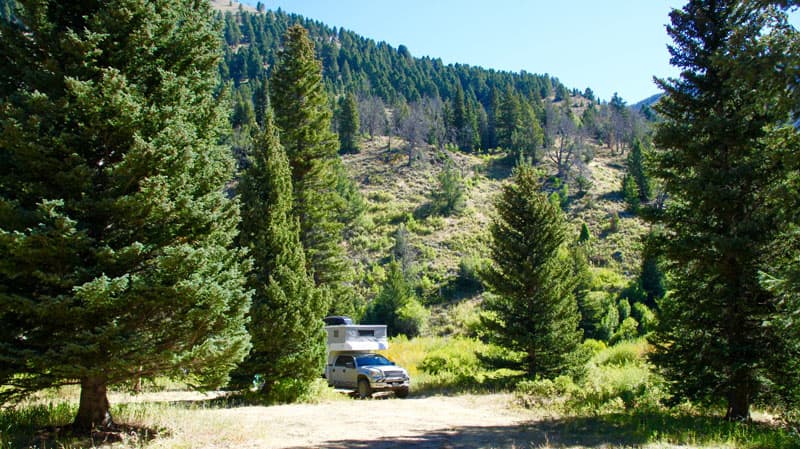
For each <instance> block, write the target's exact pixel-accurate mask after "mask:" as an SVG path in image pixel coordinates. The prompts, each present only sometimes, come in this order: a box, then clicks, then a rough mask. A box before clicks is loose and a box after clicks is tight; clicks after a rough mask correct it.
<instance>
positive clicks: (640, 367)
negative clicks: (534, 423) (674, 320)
mask: <svg viewBox="0 0 800 449" xmlns="http://www.w3.org/2000/svg"><path fill="white" fill-rule="evenodd" d="M600 346H603V343H602V342H598V341H593V340H587V341H586V342H584V347H585V348H587V349H589V348H598V347H600ZM648 350H649V346H648V345H647V343H646V341H644V340H637V341H631V342H625V343H622V344H619V345H617V346H613V347H610V348H605V349H601V350H600V351H599V352H597V353H596V354H595V356H594V357H593V358H592V360H591V361H590V362H589V363H588V364H587V370H588V371H589V373H588V375H587V376H586V377H585V378H583V379H582V380H580V381H575V380H574V379H573V378H570V377H566V376H562V377H559V378H556V379H554V380H541V379H537V380H525V381H522V382H519V383H518V384H517V388H516V390H515V397H516V399H517V402H519V403H520V404H521V405H523V406H526V407H534V408H545V409H547V410H548V411H555V412H559V413H569V414H576V415H598V414H602V413H619V412H630V411H631V410H644V411H647V410H652V409H653V408H656V407H658V406H659V403H660V401H661V400H663V399H664V397H665V388H664V382H663V379H662V378H661V377H660V376H659V375H657V374H655V373H653V372H652V371H651V370H650V367H649V365H648V364H647V363H646V361H645V358H646V352H647V351H648Z"/></svg>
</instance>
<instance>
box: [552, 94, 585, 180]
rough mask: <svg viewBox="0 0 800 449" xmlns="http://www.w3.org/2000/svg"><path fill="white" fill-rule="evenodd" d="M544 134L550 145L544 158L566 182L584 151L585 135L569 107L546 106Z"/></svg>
mask: <svg viewBox="0 0 800 449" xmlns="http://www.w3.org/2000/svg"><path fill="white" fill-rule="evenodd" d="M545 114H546V118H547V127H546V132H547V135H548V141H549V142H550V143H551V144H550V146H549V147H548V148H547V149H546V152H545V153H546V156H547V158H548V159H550V161H552V162H553V163H554V164H555V165H556V169H557V170H558V177H559V178H561V179H563V180H565V181H566V180H568V179H569V176H570V171H571V169H572V166H573V165H574V164H575V161H576V160H577V159H578V158H580V156H581V155H582V154H583V152H584V149H585V142H586V133H585V132H584V129H583V128H581V127H578V125H577V124H576V123H575V118H574V117H573V115H572V112H571V111H570V109H569V107H566V108H564V107H559V106H555V105H552V104H548V105H547V107H546V109H545Z"/></svg>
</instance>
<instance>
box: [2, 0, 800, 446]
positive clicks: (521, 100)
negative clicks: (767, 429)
mask: <svg viewBox="0 0 800 449" xmlns="http://www.w3.org/2000/svg"><path fill="white" fill-rule="evenodd" d="M795 6H797V2H794V1H788V2H787V1H762V0H745V1H707V0H691V1H689V2H688V3H687V5H686V6H684V7H683V8H682V9H676V10H673V12H672V13H671V15H670V21H671V24H670V26H668V28H667V31H668V33H669V35H670V36H671V37H672V38H673V41H674V44H673V45H672V46H671V47H670V52H671V55H672V61H671V62H672V63H673V64H674V65H676V66H677V67H679V68H680V69H681V70H682V72H681V75H680V77H679V78H676V79H662V80H657V83H658V85H659V87H660V88H661V89H662V90H663V92H664V94H663V96H661V97H659V98H655V99H648V100H647V101H645V102H643V103H641V104H639V105H637V107H629V106H628V105H627V104H626V101H625V100H624V99H622V98H621V97H620V96H618V95H616V94H615V95H614V96H613V97H612V98H611V99H610V100H609V101H603V100H601V99H598V98H596V97H595V96H594V94H593V93H592V91H591V89H590V88H586V89H584V90H582V91H580V90H577V89H570V88H568V87H566V86H564V85H563V84H562V83H560V82H559V81H558V79H557V78H555V77H553V76H550V75H536V74H529V73H524V72H523V73H510V72H499V71H494V70H491V69H484V68H480V67H470V66H465V65H459V64H454V65H444V64H442V62H441V61H440V60H438V59H433V58H428V57H425V58H416V57H413V56H412V55H411V53H410V51H409V49H408V48H406V47H404V46H399V47H398V48H396V49H395V48H392V47H391V46H389V45H387V44H386V43H383V42H378V43H376V42H375V41H373V40H370V39H365V38H363V37H361V36H359V35H357V34H356V33H354V32H351V31H347V30H344V29H336V28H331V27H329V26H327V25H325V24H322V23H319V22H316V21H313V20H309V19H306V18H303V17H301V16H297V15H292V14H286V13H284V12H282V11H280V10H278V11H270V10H266V9H265V8H263V5H259V7H258V8H257V11H256V12H252V11H247V10H245V9H244V8H239V9H238V11H236V10H233V11H230V10H226V11H225V12H221V11H214V10H213V9H212V8H211V7H210V4H209V3H208V2H197V1H191V0H173V1H166V0H162V1H157V2H154V1H145V0H109V1H107V2H81V3H76V4H72V3H70V4H66V3H64V2H57V1H19V2H15V1H12V0H2V1H0V33H2V34H0V38H2V39H0V63H2V66H3V67H4V68H3V70H2V71H1V72H0V163H1V165H0V256H1V257H0V260H1V261H2V263H0V362H2V364H0V402H2V403H3V404H11V405H18V404H25V402H24V401H25V400H28V398H31V397H32V396H33V397H35V395H36V394H37V392H39V391H41V390H46V389H50V388H59V387H64V386H69V385H78V386H80V393H79V398H77V400H74V399H75V398H73V402H76V404H75V405H76V407H75V408H74V410H72V412H73V413H72V414H73V416H74V419H73V422H72V425H71V430H72V431H74V432H75V433H78V434H91V433H92V432H93V431H95V430H96V429H98V428H101V429H115V426H116V423H115V422H114V419H115V418H114V417H112V407H111V405H110V403H109V400H108V393H109V390H110V389H113V388H119V389H122V390H133V391H136V392H138V391H139V390H140V389H141V386H142V381H147V382H152V383H153V384H155V383H157V382H159V381H162V380H163V379H170V380H171V381H175V382H181V385H182V386H184V387H185V388H194V389H201V390H208V389H214V388H220V387H224V388H227V389H228V390H230V394H231V397H235V398H237V399H236V400H240V401H242V403H258V404H263V403H269V404H273V403H285V402H295V401H300V400H308V399H309V398H312V400H313V397H314V394H315V391H316V390H315V388H316V386H317V385H318V383H319V382H320V380H319V379H318V378H319V373H320V371H321V368H322V366H323V363H324V354H325V331H324V329H323V325H322V318H323V317H324V316H325V315H327V314H347V315H350V316H352V317H354V318H355V319H356V320H358V321H361V322H363V323H385V324H387V325H388V329H389V333H390V335H391V336H392V337H394V338H395V339H394V340H393V345H395V343H397V344H396V345H395V347H400V348H409V346H410V345H413V344H415V342H420V343H419V344H420V345H422V344H423V343H424V342H426V341H433V342H434V345H436V346H438V347H436V348H428V349H426V351H428V352H426V354H425V355H424V356H422V357H420V359H419V360H417V361H416V362H414V363H415V365H414V369H418V372H419V373H420V376H419V377H420V378H423V379H426V380H427V382H428V384H427V385H426V384H425V382H424V381H423V382H420V384H421V385H423V386H426V387H428V388H433V387H432V386H435V387H437V388H442V389H443V391H448V389H449V388H460V390H457V391H473V389H475V388H483V389H485V390H493V389H510V390H513V391H514V392H515V394H517V395H518V397H519V398H520V401H521V403H523V404H526V405H527V404H535V405H536V406H537V407H541V406H542V404H544V408H548V407H550V408H552V409H553V410H558V412H560V413H588V414H594V415H596V414H598V413H611V414H614V413H621V412H625V413H656V412H659V413H661V412H663V413H665V414H670V413H672V412H673V411H675V410H678V409H676V408H672V407H675V406H678V407H685V406H686V404H687V403H690V404H691V407H692V413H700V414H704V413H705V414H715V415H720V416H724V418H725V419H727V420H729V421H733V422H739V421H749V420H750V419H751V410H752V409H753V408H756V407H760V408H768V409H769V410H770V411H771V412H772V413H774V414H775V415H776V416H780V417H781V419H783V420H784V422H785V423H788V424H793V425H796V423H797V421H798V419H797V416H798V411H797V410H798V404H800V390H799V389H798V382H796V380H797V378H798V373H800V362H799V361H800V333H798V326H797V322H796V316H797V313H798V309H799V307H800V306H798V293H797V292H798V270H797V261H798V254H800V250H798V241H799V240H798V228H799V226H798V223H799V222H800V220H798V210H800V205H798V201H799V200H800V195H798V191H800V189H799V188H798V179H800V176H798V172H799V171H800V168H799V167H798V157H797V155H798V148H800V147H799V145H800V143H799V142H800V137H798V136H800V134H799V133H798V129H797V125H796V123H797V118H798V117H797V115H798V112H797V107H796V105H797V103H798V92H800V89H798V79H800V76H799V75H798V71H800V68H798V65H797V60H798V59H800V36H798V32H797V30H796V29H795V28H794V27H792V26H791V25H789V23H788V19H787V15H786V11H787V10H788V9H790V8H792V7H795ZM426 339H427V340H426ZM465 348H466V349H465ZM408 352H409V353H410V352H413V351H412V350H411V349H409V350H408ZM415 375H416V374H415ZM425 376H427V377H425ZM417 388H419V387H417ZM554 397H557V398H559V399H558V400H556V401H554V400H553V398H554ZM695 407H696V408H695ZM4 413H5V412H4ZM0 419H3V420H5V419H8V420H10V421H9V422H16V421H13V420H14V419H19V415H15V414H14V412H13V411H12V412H11V413H10V414H2V415H0ZM0 422H5V421H0ZM9 427H11V426H9ZM0 430H2V428H0ZM0 437H3V438H5V436H4V434H0ZM794 438H795V439H794V440H792V439H791V437H789V438H788V439H787V440H786V441H790V442H789V443H788V444H787V447H789V445H791V444H793V443H792V441H793V442H796V435H795V437H794ZM6 441H7V440H5V439H2V440H0V447H4V445H5V444H6ZM9 444H10V443H9ZM762 446H763V445H762ZM766 447H769V444H766Z"/></svg>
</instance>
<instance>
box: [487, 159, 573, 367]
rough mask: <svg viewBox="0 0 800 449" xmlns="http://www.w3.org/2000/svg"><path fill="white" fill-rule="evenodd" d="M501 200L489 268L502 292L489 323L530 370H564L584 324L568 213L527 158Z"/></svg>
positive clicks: (493, 286) (491, 305) (493, 285)
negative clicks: (571, 253) (552, 201)
mask: <svg viewBox="0 0 800 449" xmlns="http://www.w3.org/2000/svg"><path fill="white" fill-rule="evenodd" d="M495 208H496V209H497V215H496V217H495V219H494V220H493V222H492V224H491V228H490V231H491V234H492V242H491V244H490V249H491V255H492V261H493V263H492V265H491V266H490V268H489V269H487V271H486V273H485V274H484V281H485V283H486V284H487V286H488V288H489V289H490V291H491V292H492V293H494V295H495V296H493V297H492V299H491V300H488V301H487V302H486V303H485V306H484V307H485V308H486V310H488V311H489V312H490V313H489V314H487V315H484V316H483V323H484V325H485V326H486V327H487V329H488V330H489V331H490V333H489V335H492V336H493V337H494V338H495V339H496V340H497V342H498V343H499V344H500V345H501V346H504V347H507V348H510V349H512V350H514V351H519V352H522V353H524V354H525V358H524V360H523V362H522V365H523V368H524V369H525V370H526V371H527V373H528V374H529V375H530V376H537V375H541V376H543V377H546V378H553V377H556V376H558V375H561V374H565V373H566V372H568V371H569V370H570V369H571V368H574V367H575V366H576V364H577V363H579V356H578V352H577V351H578V347H579V344H580V341H581V334H582V331H581V330H580V329H579V328H578V323H579V321H580V314H579V313H578V305H577V302H576V299H575V293H574V288H575V284H576V278H575V275H574V273H573V270H572V263H571V262H570V260H569V257H570V256H569V251H568V250H567V247H566V243H567V231H566V225H565V223H564V216H563V213H562V212H561V210H560V208H559V207H558V206H553V205H551V204H550V202H549V201H548V199H547V195H546V194H545V193H543V192H542V191H541V183H540V181H539V176H538V173H537V172H536V170H535V169H534V168H533V167H531V166H530V165H527V164H522V165H519V166H518V167H517V168H516V169H515V172H514V175H513V178H512V181H511V183H510V184H508V185H506V186H504V187H503V191H502V194H501V196H500V198H499V199H498V200H497V202H496V203H495Z"/></svg>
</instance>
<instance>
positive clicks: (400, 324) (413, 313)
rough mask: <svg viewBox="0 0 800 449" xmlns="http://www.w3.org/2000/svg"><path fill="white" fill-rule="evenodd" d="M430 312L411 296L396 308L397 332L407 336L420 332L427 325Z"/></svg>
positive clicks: (413, 335)
mask: <svg viewBox="0 0 800 449" xmlns="http://www.w3.org/2000/svg"><path fill="white" fill-rule="evenodd" d="M430 316H431V313H430V311H428V309H426V308H425V306H423V305H422V304H421V303H420V302H419V301H418V300H417V299H416V298H411V299H409V300H408V302H406V303H405V304H404V305H403V306H402V307H400V308H399V309H398V310H397V319H396V325H397V332H398V333H400V334H404V335H407V336H409V337H416V336H417V335H420V334H422V333H423V332H424V331H425V329H427V327H428V321H429V320H430Z"/></svg>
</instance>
